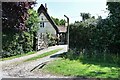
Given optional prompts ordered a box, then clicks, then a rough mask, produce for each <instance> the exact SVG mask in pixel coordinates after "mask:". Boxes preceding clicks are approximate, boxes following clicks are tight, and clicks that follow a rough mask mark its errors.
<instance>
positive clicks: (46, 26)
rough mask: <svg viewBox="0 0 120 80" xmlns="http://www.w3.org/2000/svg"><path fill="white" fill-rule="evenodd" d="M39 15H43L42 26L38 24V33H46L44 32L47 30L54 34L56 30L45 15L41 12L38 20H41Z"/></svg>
mask: <svg viewBox="0 0 120 80" xmlns="http://www.w3.org/2000/svg"><path fill="white" fill-rule="evenodd" d="M41 17H43V22H44V27H40V26H39V30H38V33H46V32H48V33H50V34H53V35H56V30H55V29H54V27H53V26H52V24H51V23H50V22H49V21H48V20H47V18H46V16H45V15H44V14H43V13H41V14H40V16H39V18H40V21H42V20H41Z"/></svg>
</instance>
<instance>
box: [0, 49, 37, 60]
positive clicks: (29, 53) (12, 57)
mask: <svg viewBox="0 0 120 80" xmlns="http://www.w3.org/2000/svg"><path fill="white" fill-rule="evenodd" d="M34 53H36V52H35V51H32V52H28V53H25V54H21V55H20V54H19V55H16V56H11V57H8V58H1V59H0V61H4V60H11V59H14V58H19V57H22V56H27V55H31V54H34Z"/></svg>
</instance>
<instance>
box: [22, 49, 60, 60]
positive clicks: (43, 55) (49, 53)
mask: <svg viewBox="0 0 120 80" xmlns="http://www.w3.org/2000/svg"><path fill="white" fill-rule="evenodd" d="M60 50H62V49H55V50H52V51H49V52H46V53H43V54H40V55H38V56H35V57H32V58H29V59H27V60H25V61H24V62H26V61H33V60H36V59H40V58H43V57H46V56H48V55H51V54H54V53H56V52H58V51H60Z"/></svg>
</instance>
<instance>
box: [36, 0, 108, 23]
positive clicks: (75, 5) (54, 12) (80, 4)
mask: <svg viewBox="0 0 120 80" xmlns="http://www.w3.org/2000/svg"><path fill="white" fill-rule="evenodd" d="M45 3H46V4H47V8H48V14H49V15H50V16H53V17H55V18H59V19H66V18H65V17H64V15H67V16H68V17H69V20H70V23H74V22H75V21H80V20H81V19H82V18H81V17H80V13H84V12H85V13H90V14H91V15H92V16H95V17H96V18H97V17H98V16H102V18H106V17H107V15H108V11H107V10H106V8H107V6H106V0H74V1H73V0H59V1H58V0H37V4H36V5H35V7H34V9H35V10H37V9H38V8H39V7H40V5H41V4H43V5H45Z"/></svg>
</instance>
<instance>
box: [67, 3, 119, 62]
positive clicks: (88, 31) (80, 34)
mask: <svg viewBox="0 0 120 80" xmlns="http://www.w3.org/2000/svg"><path fill="white" fill-rule="evenodd" d="M107 5H108V10H109V11H110V13H109V16H108V17H107V18H106V19H102V18H98V19H94V18H89V19H86V20H84V21H81V22H77V23H74V24H71V25H70V26H69V27H70V47H71V49H72V48H76V49H77V50H79V52H83V57H84V58H85V59H88V58H89V59H94V60H96V59H98V60H99V61H100V59H99V58H102V59H103V61H107V60H108V59H111V60H112V62H114V63H115V64H119V60H120V58H119V56H120V54H119V53H120V37H119V36H120V31H119V30H120V27H119V26H120V23H119V21H120V18H119V17H120V15H119V14H120V3H119V2H116V3H111V2H110V3H107ZM118 5H119V6H118ZM79 54H80V53H79Z"/></svg>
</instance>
